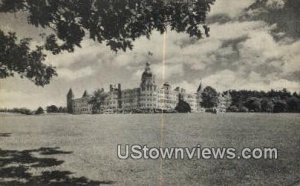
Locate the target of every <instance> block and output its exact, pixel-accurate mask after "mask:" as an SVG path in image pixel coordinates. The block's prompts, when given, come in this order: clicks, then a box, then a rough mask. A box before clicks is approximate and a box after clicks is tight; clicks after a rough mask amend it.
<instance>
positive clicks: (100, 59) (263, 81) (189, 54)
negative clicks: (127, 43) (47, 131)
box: [0, 0, 300, 109]
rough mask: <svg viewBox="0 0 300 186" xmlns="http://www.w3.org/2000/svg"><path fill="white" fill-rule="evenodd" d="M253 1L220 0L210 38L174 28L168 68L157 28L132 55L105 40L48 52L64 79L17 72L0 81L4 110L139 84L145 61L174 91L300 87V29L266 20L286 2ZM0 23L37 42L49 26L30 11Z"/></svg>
mask: <svg viewBox="0 0 300 186" xmlns="http://www.w3.org/2000/svg"><path fill="white" fill-rule="evenodd" d="M254 2H255V0H242V1H236V0H216V3H215V4H214V5H213V6H212V9H211V12H210V13H209V16H208V20H207V21H208V23H209V26H210V37H208V38H204V39H200V40H195V39H191V38H189V36H188V35H187V34H185V33H176V32H172V31H168V32H167V34H166V62H165V68H163V65H162V64H163V63H162V58H163V35H161V34H160V33H158V32H154V33H153V34H152V36H151V38H150V39H146V38H144V37H142V38H140V39H138V40H136V41H135V42H134V43H133V44H134V48H133V50H132V51H129V52H126V53H125V52H118V53H115V52H113V51H111V50H110V48H108V47H107V46H105V45H104V44H103V45H102V44H98V43H95V42H93V41H91V40H88V39H85V40H84V41H83V43H82V47H81V48H76V50H75V52H74V53H62V54H59V55H56V56H53V55H51V54H49V55H48V56H47V59H46V63H48V64H52V65H54V66H56V69H57V72H58V77H55V78H54V79H53V80H52V82H51V83H50V84H49V85H46V86H45V87H44V88H43V87H37V86H35V85H34V83H32V82H31V81H29V80H28V79H21V78H19V77H18V75H15V77H11V78H6V79H1V80H0V108H3V107H8V108H12V107H28V108H30V109H36V108H37V107H38V106H43V107H45V106H47V105H52V104H55V105H58V106H65V105H66V93H67V92H68V90H69V89H70V88H72V89H73V92H74V93H75V96H76V97H81V96H82V94H83V92H84V90H88V92H90V93H92V92H93V91H94V90H95V89H98V88H104V89H106V90H108V88H109V84H116V83H121V84H122V89H127V88H134V87H138V86H139V84H140V80H141V74H142V72H143V70H144V67H145V63H146V62H147V61H148V62H150V63H151V68H152V71H153V73H154V74H155V75H156V78H157V84H158V85H161V84H162V83H163V82H169V83H170V84H171V85H172V86H173V88H175V87H176V86H180V87H182V88H185V89H187V91H188V92H191V93H192V92H195V91H196V90H197V87H198V85H199V83H200V82H201V81H202V83H203V85H204V86H212V87H214V88H216V89H217V90H218V91H224V90H229V89H247V90H265V91H267V90H270V89H277V90H280V89H283V88H287V89H288V90H289V91H292V92H294V91H296V92H300V68H299V67H300V63H299V59H300V53H299V51H300V50H299V49H300V38H298V37H294V36H295V33H296V35H297V31H299V32H300V30H297V29H298V28H297V27H295V28H288V30H287V29H286V28H285V30H283V31H281V30H280V29H278V27H279V24H276V20H275V21H274V22H269V20H270V19H273V17H271V18H268V19H265V18H266V16H268V14H265V13H266V12H267V13H268V11H270V12H271V11H272V12H276V11H280V10H281V9H282V8H283V7H284V6H285V3H286V1H285V0H267V2H266V4H265V6H266V7H265V8H266V9H263V10H262V9H255V10H248V9H247V8H248V7H249V6H250V5H251V4H253V3H254ZM262 12H263V13H264V14H263V15H262ZM283 18H284V17H283ZM292 18H293V17H292ZM283 21H285V20H283ZM286 21H292V20H290V18H289V19H288V20H286ZM292 23H293V22H292ZM292 25H294V26H295V24H292ZM0 28H1V29H2V30H4V31H14V32H16V33H17V35H18V36H20V37H33V38H34V41H33V42H38V40H39V39H38V37H37V35H38V33H39V32H41V31H43V30H41V29H38V28H35V27H33V26H30V25H28V24H26V18H25V17H24V16H22V15H11V14H10V15H7V14H5V15H4V14H0ZM291 32H294V35H292V34H290V33H291ZM298 35H299V34H298ZM35 39H36V40H35ZM149 52H151V53H153V55H152V56H149V55H148V53H149ZM163 69H165V79H162V74H163V73H162V72H163Z"/></svg>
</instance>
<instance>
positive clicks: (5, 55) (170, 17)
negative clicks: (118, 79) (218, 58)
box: [0, 0, 215, 86]
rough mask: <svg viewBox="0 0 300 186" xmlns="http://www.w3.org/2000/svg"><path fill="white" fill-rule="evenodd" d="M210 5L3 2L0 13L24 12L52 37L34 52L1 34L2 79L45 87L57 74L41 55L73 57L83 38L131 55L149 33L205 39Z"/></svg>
mask: <svg viewBox="0 0 300 186" xmlns="http://www.w3.org/2000/svg"><path fill="white" fill-rule="evenodd" d="M214 1H215V0H193V1H183V2H181V1H172V0H118V1H116V0H1V1H0V13H1V12H4V13H17V12H22V13H23V14H22V15H26V16H27V20H28V23H29V24H32V25H34V26H36V27H42V28H46V29H50V30H51V33H50V34H44V38H45V39H44V40H45V43H44V44H43V45H42V46H39V47H37V49H36V50H32V49H31V48H29V47H28V43H29V39H22V40H21V42H18V40H17V38H16V35H15V34H13V33H9V34H5V33H3V32H2V31H0V43H1V45H0V64H1V66H0V78H6V77H8V76H12V75H13V74H14V72H16V73H19V74H20V75H21V77H23V76H24V77H27V78H29V79H31V80H32V81H34V82H35V83H36V85H40V86H43V85H45V84H48V83H49V82H50V80H51V78H52V77H53V76H55V75H56V71H55V69H54V68H53V67H52V66H48V65H45V64H44V63H43V62H44V59H45V57H46V56H45V54H44V50H48V51H51V52H52V53H53V54H59V53H60V52H62V51H68V52H73V51H74V49H75V47H76V46H77V47H80V46H81V42H82V40H83V38H84V37H86V36H87V37H89V38H90V39H92V40H94V41H97V42H99V43H103V42H105V43H106V45H107V46H109V47H110V48H111V49H112V50H113V51H118V50H123V51H126V50H127V49H132V47H133V44H132V42H133V41H134V40H136V39H137V38H140V37H141V36H146V37H147V38H150V36H151V33H152V31H153V30H158V31H160V32H161V33H163V32H165V31H166V29H167V27H169V28H170V29H171V30H175V31H177V32H186V33H187V34H189V35H190V36H191V37H196V38H198V39H199V38H201V37H202V36H203V33H204V34H205V35H206V36H208V35H209V28H208V26H207V25H206V24H205V20H206V15H207V13H208V12H209V10H210V6H211V5H212V4H213V3H214ZM7 46H8V47H7ZM14 54H18V55H17V58H15V55H14Z"/></svg>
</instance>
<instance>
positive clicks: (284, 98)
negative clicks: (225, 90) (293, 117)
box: [228, 89, 300, 113]
mask: <svg viewBox="0 0 300 186" xmlns="http://www.w3.org/2000/svg"><path fill="white" fill-rule="evenodd" d="M229 93H230V95H231V97H232V104H231V106H230V108H229V109H228V110H229V111H231V112H242V111H246V110H247V111H250V112H277V113H278V112H300V96H299V95H298V94H297V93H293V94H291V93H290V92H288V91H287V90H286V89H283V90H280V91H275V90H271V91H268V92H264V91H248V90H230V91H229Z"/></svg>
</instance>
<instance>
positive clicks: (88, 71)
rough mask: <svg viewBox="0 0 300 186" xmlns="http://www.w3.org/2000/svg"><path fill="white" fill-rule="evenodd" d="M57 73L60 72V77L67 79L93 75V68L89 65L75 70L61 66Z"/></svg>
mask: <svg viewBox="0 0 300 186" xmlns="http://www.w3.org/2000/svg"><path fill="white" fill-rule="evenodd" d="M58 73H59V74H60V76H59V77H60V78H63V79H67V80H76V79H80V78H83V77H85V78H86V77H89V76H91V75H93V73H94V70H93V69H92V68H91V67H89V66H88V67H85V68H82V69H80V70H76V71H74V70H70V69H67V68H62V69H59V70H58Z"/></svg>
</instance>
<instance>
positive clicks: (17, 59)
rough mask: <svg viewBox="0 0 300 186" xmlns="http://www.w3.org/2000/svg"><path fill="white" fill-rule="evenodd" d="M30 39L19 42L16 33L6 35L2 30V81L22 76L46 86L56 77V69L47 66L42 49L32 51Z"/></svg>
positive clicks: (0, 38)
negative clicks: (18, 75) (16, 74)
mask: <svg viewBox="0 0 300 186" xmlns="http://www.w3.org/2000/svg"><path fill="white" fill-rule="evenodd" d="M29 41H30V40H29V39H23V40H20V41H17V37H16V35H15V34H14V33H8V35H6V34H4V32H2V31H1V30H0V79H1V78H6V77H9V76H14V73H18V74H20V76H21V78H23V77H26V78H28V79H30V80H31V81H33V82H34V83H35V84H36V85H40V86H44V85H45V84H48V83H49V82H50V79H51V78H52V77H53V76H56V72H55V68H54V67H52V66H51V65H46V64H44V63H43V62H44V61H45V55H44V54H43V53H42V48H41V47H37V48H36V50H31V49H30V47H29Z"/></svg>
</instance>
